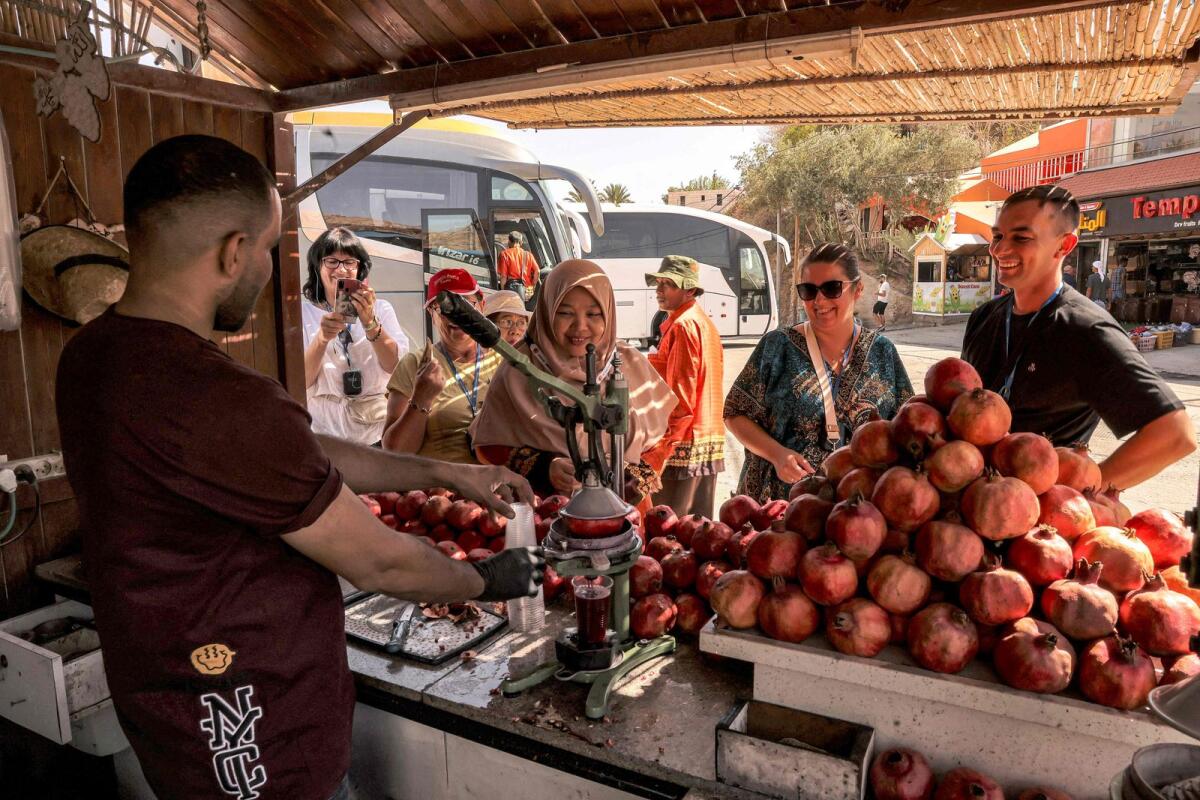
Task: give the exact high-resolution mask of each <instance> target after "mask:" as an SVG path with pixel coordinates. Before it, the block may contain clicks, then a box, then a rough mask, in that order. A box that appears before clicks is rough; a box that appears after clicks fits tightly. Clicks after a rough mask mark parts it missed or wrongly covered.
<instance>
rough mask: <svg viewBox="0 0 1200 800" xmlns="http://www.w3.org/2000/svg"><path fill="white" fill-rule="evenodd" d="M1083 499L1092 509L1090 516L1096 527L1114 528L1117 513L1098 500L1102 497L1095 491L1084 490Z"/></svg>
mask: <svg viewBox="0 0 1200 800" xmlns="http://www.w3.org/2000/svg"><path fill="white" fill-rule="evenodd" d="M1083 497H1084V499H1085V500H1087V504H1088V505H1089V506H1090V507H1091V509H1092V516H1093V517H1095V519H1096V527H1098V528H1099V527H1109V528H1112V527H1116V525H1117V512H1116V510H1115V509H1113V507H1112V506H1111V505H1109V504H1108V503H1105V502H1103V501H1101V500H1100V498H1101V497H1103V495H1101V494H1099V493H1098V492H1097V491H1096V490H1095V489H1084V490H1083Z"/></svg>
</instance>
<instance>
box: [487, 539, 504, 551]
mask: <svg viewBox="0 0 1200 800" xmlns="http://www.w3.org/2000/svg"><path fill="white" fill-rule="evenodd" d="M507 545H508V541H507V539H506V538H505V537H503V536H493V537H492V538H491V539H488V540H487V549H488V550H491V551H492V552H493V553H503V552H504V550H505V547H506V546H507Z"/></svg>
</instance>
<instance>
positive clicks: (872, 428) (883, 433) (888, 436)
mask: <svg viewBox="0 0 1200 800" xmlns="http://www.w3.org/2000/svg"><path fill="white" fill-rule="evenodd" d="M850 458H851V459H852V460H853V461H854V464H855V465H856V466H859V467H875V468H876V469H883V468H885V467H889V466H891V465H892V464H895V463H896V461H897V460H898V459H899V458H900V453H899V451H897V450H896V443H895V442H893V441H892V426H891V423H888V422H885V421H883V420H881V419H877V420H873V421H871V422H864V423H863V424H862V425H859V426H858V427H857V428H856V429H855V431H854V435H853V436H851V437H850ZM839 483H840V481H839Z"/></svg>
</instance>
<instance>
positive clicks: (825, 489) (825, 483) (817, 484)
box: [788, 472, 837, 503]
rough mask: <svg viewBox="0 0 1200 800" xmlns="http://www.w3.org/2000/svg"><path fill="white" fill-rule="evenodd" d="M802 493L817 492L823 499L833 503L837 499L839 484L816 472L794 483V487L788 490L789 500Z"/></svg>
mask: <svg viewBox="0 0 1200 800" xmlns="http://www.w3.org/2000/svg"><path fill="white" fill-rule="evenodd" d="M802 494H815V495H816V496H817V497H819V498H821V499H822V500H827V501H829V502H830V503H832V502H833V501H834V500H836V499H837V484H836V483H834V482H833V481H831V480H829V478H827V477H825V476H824V475H822V474H821V473H819V472H815V473H813V474H812V475H809V476H808V477H807V478H801V479H800V480H798V481H796V482H795V483H793V484H792V488H791V490H790V491H789V492H788V500H795V499H796V498H797V497H799V496H800V495H802Z"/></svg>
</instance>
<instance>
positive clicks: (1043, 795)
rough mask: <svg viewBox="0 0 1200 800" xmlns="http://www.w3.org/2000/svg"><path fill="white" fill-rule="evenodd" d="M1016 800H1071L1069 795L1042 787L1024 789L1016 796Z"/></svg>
mask: <svg viewBox="0 0 1200 800" xmlns="http://www.w3.org/2000/svg"><path fill="white" fill-rule="evenodd" d="M1017 800H1072V798H1071V795H1069V794H1067V793H1066V792H1060V791H1057V790H1055V789H1047V788H1045V787H1043V786H1035V787H1033V788H1032V789H1026V790H1025V791H1023V792H1021V793H1020V794H1019V795H1017Z"/></svg>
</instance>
